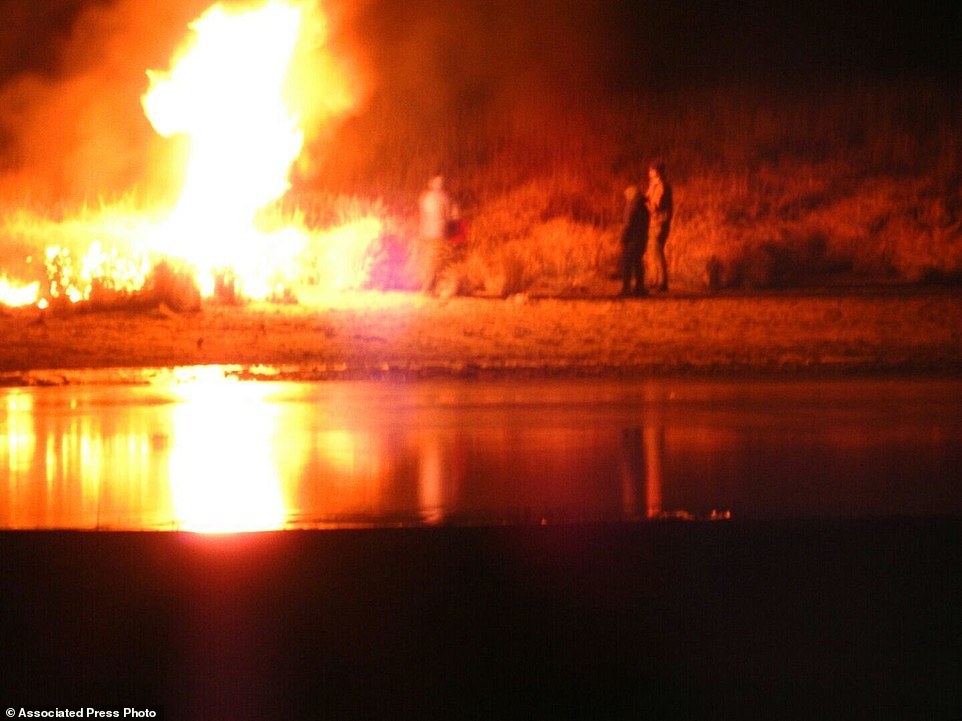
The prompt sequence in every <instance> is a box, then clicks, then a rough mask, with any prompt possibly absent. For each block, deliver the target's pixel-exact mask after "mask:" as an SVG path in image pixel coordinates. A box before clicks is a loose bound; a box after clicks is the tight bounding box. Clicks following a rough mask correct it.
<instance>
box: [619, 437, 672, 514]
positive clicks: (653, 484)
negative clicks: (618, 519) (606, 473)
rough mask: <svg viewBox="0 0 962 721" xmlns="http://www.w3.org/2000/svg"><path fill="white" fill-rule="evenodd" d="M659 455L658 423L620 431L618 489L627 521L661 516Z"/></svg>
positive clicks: (661, 445)
mask: <svg viewBox="0 0 962 721" xmlns="http://www.w3.org/2000/svg"><path fill="white" fill-rule="evenodd" d="M663 453H664V427H663V426H662V425H661V424H660V423H654V422H652V423H647V424H645V427H644V428H640V427H638V426H632V427H629V428H622V429H621V456H622V457H621V488H622V501H623V504H624V512H625V516H626V517H627V518H658V517H659V516H661V514H662V504H661V488H662V481H663V479H662V455H663ZM642 489H644V491H643V492H644V501H643V502H644V507H643V508H641V504H642V499H641V498H640V496H641V495H642Z"/></svg>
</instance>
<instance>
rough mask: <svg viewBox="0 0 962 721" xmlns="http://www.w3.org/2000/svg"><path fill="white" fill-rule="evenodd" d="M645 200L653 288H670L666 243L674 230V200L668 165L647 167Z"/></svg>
mask: <svg viewBox="0 0 962 721" xmlns="http://www.w3.org/2000/svg"><path fill="white" fill-rule="evenodd" d="M645 203H646V204H647V206H648V213H649V215H650V218H649V221H648V252H649V253H650V255H651V267H652V287H653V288H655V289H656V290H662V291H664V290H668V265H667V263H666V261H665V242H666V241H667V240H668V233H669V231H670V230H671V216H672V214H673V212H674V203H673V200H672V194H671V185H670V184H669V183H668V179H667V178H666V177H665V164H664V163H663V162H662V161H661V160H655V161H652V163H651V165H650V166H649V168H648V190H647V191H646V192H645Z"/></svg>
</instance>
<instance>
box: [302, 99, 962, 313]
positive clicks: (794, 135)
mask: <svg viewBox="0 0 962 721" xmlns="http://www.w3.org/2000/svg"><path fill="white" fill-rule="evenodd" d="M958 97H959V93H958V88H954V87H947V86H945V85H938V84H934V83H929V82H924V81H889V82H886V83H881V82H880V83H876V84H867V83H864V82H849V83H840V84H837V85H834V86H831V85H825V86H822V87H818V88H815V89H811V88H808V89H800V88H798V89H792V88H779V89H774V88H771V87H765V86H762V85H759V84H754V85H753V84H745V85H742V86H738V85H730V86H727V87H724V88H708V89H703V90H699V91H688V92H685V93H680V92H678V93H652V94H651V95H650V96H649V97H646V98H644V99H642V100H638V99H633V100H630V101H618V100H613V99H611V98H606V99H599V100H597V101H595V102H593V103H584V102H582V103H581V104H579V105H569V104H566V103H564V102H562V101H550V100H549V101H545V100H544V99H543V98H536V99H532V100H531V101H530V102H531V104H530V106H529V105H526V101H524V100H521V101H519V100H517V99H514V100H513V101H512V103H511V104H510V105H504V104H502V105H499V106H498V107H496V108H495V109H493V110H490V111H488V112H486V113H481V112H479V113H477V114H475V115H471V116H467V115H459V116H456V117H449V118H442V119H439V120H436V121H435V122H434V124H430V123H429V124H425V122H424V119H423V118H421V117H419V118H417V121H416V122H415V120H411V119H406V117H405V115H404V109H403V108H402V109H398V108H377V107H375V108H374V109H373V110H372V111H371V114H372V115H373V116H374V117H377V115H378V113H382V114H384V115H385V116H386V117H387V116H390V117H391V118H392V120H393V122H391V123H388V122H384V123H373V124H372V125H371V126H370V127H369V128H368V131H369V133H370V134H369V136H368V137H367V141H368V144H367V146H366V149H365V155H364V157H363V158H360V159H359V158H357V157H355V156H354V155H353V154H352V152H351V151H350V148H349V146H346V145H345V146H344V150H343V152H342V154H340V155H338V154H335V157H332V158H330V166H329V167H328V168H327V169H326V170H325V172H324V173H323V174H322V177H323V178H324V180H323V181H321V183H322V184H327V185H331V186H332V187H337V188H340V189H341V190H342V191H347V192H355V193H359V194H363V193H364V192H365V189H370V188H376V189H379V191H380V192H383V197H384V198H385V201H386V203H387V206H388V207H389V208H390V209H391V210H392V211H393V213H394V215H395V216H396V217H399V218H407V227H408V228H411V227H413V218H412V217H411V216H412V213H413V206H414V203H413V198H415V197H416V195H417V192H418V191H419V190H420V186H421V184H422V183H423V181H424V179H425V178H426V177H428V175H429V174H431V173H433V172H435V170H436V169H438V168H441V169H444V170H445V172H446V173H447V174H448V176H449V178H450V180H451V183H452V189H453V192H454V194H455V195H456V196H457V197H458V198H459V200H461V202H462V205H463V206H464V209H465V211H466V215H467V217H468V219H469V221H470V223H471V231H472V242H473V245H472V248H471V250H470V252H469V254H468V257H467V258H466V259H465V262H464V263H462V264H461V265H460V266H459V267H458V268H456V269H454V271H452V272H455V273H456V274H457V275H458V278H457V280H455V281H453V282H452V284H453V285H454V286H456V287H457V288H459V289H460V290H461V291H462V292H476V291H480V290H484V291H488V292H500V293H501V294H504V295H507V294H511V293H514V292H519V291H525V290H538V289H541V290H544V291H546V292H563V291H564V290H566V289H570V288H572V287H580V286H584V285H586V284H587V285H590V283H586V280H585V279H586V278H590V277H594V278H604V277H607V276H609V275H610V274H611V273H612V272H613V270H614V267H613V264H614V262H615V260H616V256H617V244H616V242H615V239H616V236H617V232H618V221H619V218H620V211H621V202H622V200H621V191H622V189H623V188H624V187H625V186H626V185H628V184H629V183H636V182H639V181H642V179H643V177H644V173H645V168H646V163H647V161H648V160H649V159H650V157H651V156H652V155H654V154H659V155H662V156H664V157H665V158H666V159H667V161H668V166H669V169H670V171H671V173H672V179H673V182H674V185H675V191H676V199H677V218H676V222H675V224H674V229H673V235H672V237H671V239H670V242H669V248H668V259H669V263H670V270H671V274H672V278H673V283H674V286H675V287H676V288H682V289H687V290H717V289H719V288H758V287H762V288H769V287H791V286H797V285H802V284H811V283H813V282H816V283H817V282H819V281H821V280H823V279H824V278H825V276H826V275H843V274H844V275H857V276H860V277H863V278H872V279H886V280H892V279H895V280H904V281H907V282H918V281H922V280H936V281H950V282H955V281H958V280H959V279H960V278H962V183H960V180H962V153H960V152H959V151H960V147H959V144H960V140H959V135H958V130H957V129H958V127H960V126H962V108H960V104H959V101H958ZM425 138H430V140H431V142H430V143H428V142H427V141H426V140H425ZM372 159H376V162H374V160H372ZM403 225H404V223H402V226H403ZM402 234H403V231H402ZM409 237H410V236H409ZM559 238H563V239H562V240H561V242H557V241H558V239H559ZM574 246H581V247H577V248H576V247H574Z"/></svg>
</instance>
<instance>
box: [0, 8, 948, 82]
mask: <svg viewBox="0 0 962 721" xmlns="http://www.w3.org/2000/svg"><path fill="white" fill-rule="evenodd" d="M124 2H125V0H56V1H54V0H41V1H39V2H38V1H37V0H0V79H7V78H9V77H10V76H11V75H12V74H14V73H17V72H20V71H23V70H27V69H33V70H40V71H42V72H46V73H55V72H57V71H58V69H59V65H60V62H61V61H60V58H59V55H58V54H59V53H60V51H61V50H62V48H63V45H64V44H65V42H66V41H67V37H68V35H69V32H70V28H71V23H72V22H73V21H74V19H75V18H76V16H77V14H78V12H79V11H80V10H81V9H83V8H85V7H88V8H89V7H91V6H101V7H108V8H109V7H114V6H120V5H123V4H124ZM175 3H176V0H165V1H164V3H161V4H175ZM186 4H187V5H189V6H193V7H203V6H204V5H205V3H202V2H198V1H197V0H186ZM342 4H343V3H342ZM351 6H352V10H351V11H350V12H349V13H348V17H349V18H350V21H351V22H352V23H354V24H356V25H357V26H358V29H359V31H360V32H361V33H362V35H363V36H364V38H365V39H366V40H367V41H368V42H369V43H370V44H372V45H373V44H374V43H376V44H377V45H376V47H372V48H369V49H371V50H373V51H374V53H375V54H377V55H380V56H381V62H382V64H387V63H388V62H389V60H390V59H391V58H392V57H393V58H394V59H396V60H397V61H398V62H399V63H400V64H404V62H405V59H406V57H408V56H405V55H404V53H411V52H412V51H413V50H415V49H417V46H420V48H421V49H427V48H428V47H429V46H432V47H434V48H435V49H436V50H437V51H438V53H439V54H441V55H443V56H445V57H446V60H447V62H449V63H450V64H451V65H452V66H454V68H455V69H457V70H460V71H461V72H464V73H467V74H468V75H471V74H475V75H484V73H485V72H493V73H495V74H496V73H498V72H500V71H501V70H502V68H504V69H508V70H511V71H517V70H518V69H519V66H521V65H524V64H526V63H527V64H535V65H540V66H543V67H544V68H546V69H547V70H548V71H552V70H553V71H556V72H570V73H575V74H577V73H579V72H580V73H585V74H587V75H591V76H592V77H593V78H594V79H597V80H605V81H614V82H624V81H625V80H626V78H627V79H628V80H629V81H631V82H638V83H641V84H644V83H646V82H650V81H652V80H656V81H657V80H658V79H666V80H672V81H674V80H680V79H684V78H687V77H698V78H700V79H702V78H711V79H715V78H718V79H725V77H726V76H728V75H729V74H733V73H737V74H752V73H756V72H759V71H762V72H769V71H773V72H780V73H785V74H797V73H808V72H810V71H817V72H819V73H825V72H831V73H837V72H857V73H876V72H886V73H892V72H896V73H898V72H913V73H914V72H926V73H930V72H937V73H941V74H944V73H946V72H951V73H958V72H959V70H960V67H962V60H960V58H962V45H960V40H962V5H960V4H959V3H946V2H932V1H931V0H922V1H921V2H915V3H912V2H907V1H906V0H899V1H897V2H890V3H881V2H878V1H877V0H839V1H837V2H830V1H829V0H780V1H778V2H772V1H771V0H729V1H728V2H720V1H718V0H648V1H647V2H646V1H645V0H623V1H622V2H612V0H527V1H526V2H518V1H517V0H460V2H436V1H434V2H426V1H425V0H354V1H353V2H352V3H351ZM382 70H385V71H386V72H387V73H388V74H390V68H389V67H382ZM588 71H590V72H588Z"/></svg>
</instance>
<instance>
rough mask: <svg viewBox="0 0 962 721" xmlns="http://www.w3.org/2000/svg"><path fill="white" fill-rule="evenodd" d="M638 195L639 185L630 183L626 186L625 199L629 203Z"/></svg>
mask: <svg viewBox="0 0 962 721" xmlns="http://www.w3.org/2000/svg"><path fill="white" fill-rule="evenodd" d="M636 195H638V186H637V185H629V186H628V187H627V188H625V200H627V201H628V202H629V203H630V202H631V201H632V200H634V199H635V196H636Z"/></svg>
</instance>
